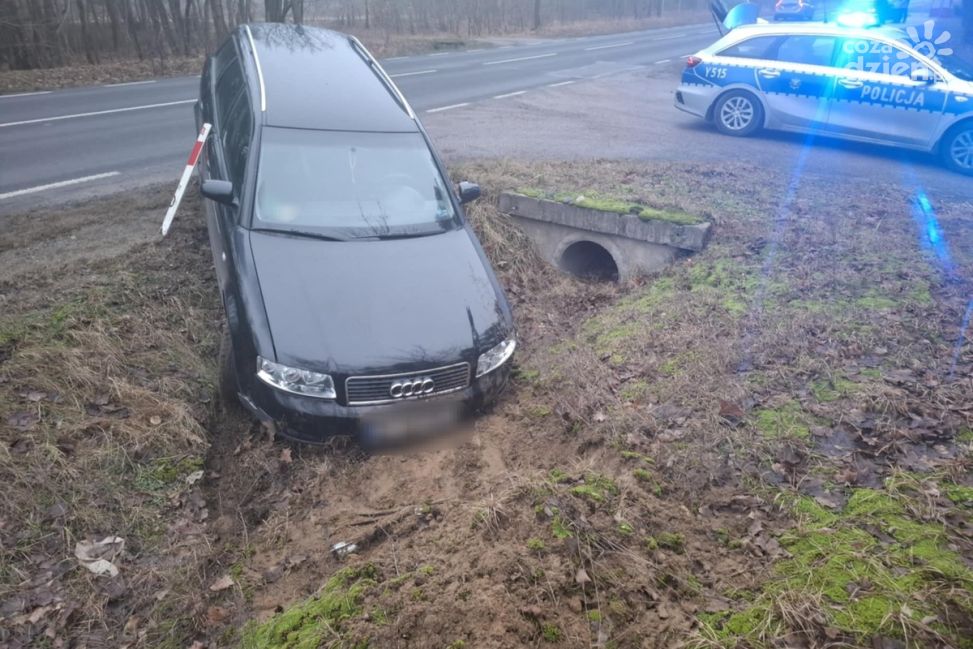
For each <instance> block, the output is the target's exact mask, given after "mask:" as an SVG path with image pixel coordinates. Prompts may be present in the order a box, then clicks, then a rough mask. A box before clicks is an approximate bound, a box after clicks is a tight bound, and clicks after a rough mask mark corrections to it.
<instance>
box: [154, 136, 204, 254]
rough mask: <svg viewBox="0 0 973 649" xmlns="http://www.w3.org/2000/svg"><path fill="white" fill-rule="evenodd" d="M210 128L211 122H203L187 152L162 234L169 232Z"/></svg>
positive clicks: (164, 220) (163, 221)
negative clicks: (190, 148) (187, 155)
mask: <svg viewBox="0 0 973 649" xmlns="http://www.w3.org/2000/svg"><path fill="white" fill-rule="evenodd" d="M211 128H212V125H211V124H203V128H201V129H199V136H198V137H197V138H196V142H195V143H194V144H193V149H192V151H190V152H189V160H188V161H187V162H186V168H185V169H183V172H182V178H180V179H179V184H178V185H176V193H175V195H174V196H173V197H172V202H171V203H169V209H168V210H167V211H166V217H165V219H163V220H162V236H166V235H167V234H168V233H169V228H170V227H171V226H172V219H173V218H175V216H176V210H177V209H179V204H180V203H181V202H182V195H183V194H185V193H186V187H187V186H188V185H189V177H190V176H191V175H192V173H193V169H195V168H196V163H197V162H199V154H200V153H202V151H203V144H204V143H205V142H206V138H207V137H209V131H210V129H211Z"/></svg>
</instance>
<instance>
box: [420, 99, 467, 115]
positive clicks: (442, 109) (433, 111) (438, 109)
mask: <svg viewBox="0 0 973 649" xmlns="http://www.w3.org/2000/svg"><path fill="white" fill-rule="evenodd" d="M469 105H470V103H469V102H468V101H467V102H463V103H462V104H451V105H449V106H440V107H439V108H430V109H429V110H427V111H426V112H427V113H441V112H443V111H444V110H453V109H454V108H462V107H463V106H469Z"/></svg>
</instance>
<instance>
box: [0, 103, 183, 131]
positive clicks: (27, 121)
mask: <svg viewBox="0 0 973 649" xmlns="http://www.w3.org/2000/svg"><path fill="white" fill-rule="evenodd" d="M195 102H196V100H195V99H183V100H180V101H167V102H165V103H162V104H146V105H145V106H130V107H128V108H112V109H110V110H96V111H94V112H91V113H75V114H74V115H57V116H55V117H43V118H41V119H25V120H24V121H22V122H7V123H6V124H0V128H4V127H5V126H23V125H25V124H42V123H44V122H57V121H60V120H62V119H74V118H76V117H92V116H94V115H111V114H112V113H127V112H129V111H132V110H147V109H149V108H165V107H166V106H178V105H179V104H192V103H195Z"/></svg>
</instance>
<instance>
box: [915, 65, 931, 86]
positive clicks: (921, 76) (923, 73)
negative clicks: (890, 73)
mask: <svg viewBox="0 0 973 649" xmlns="http://www.w3.org/2000/svg"><path fill="white" fill-rule="evenodd" d="M909 78H910V79H912V80H913V81H915V82H916V83H922V84H925V85H929V84H931V83H933V82H935V81H936V75H935V74H933V72H932V70H930V69H929V68H921V67H920V68H914V69H913V70H912V71H911V72H910V73H909Z"/></svg>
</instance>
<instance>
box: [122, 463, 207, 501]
mask: <svg viewBox="0 0 973 649" xmlns="http://www.w3.org/2000/svg"><path fill="white" fill-rule="evenodd" d="M202 468H203V458H201V457H196V456H190V457H181V458H171V457H163V458H159V459H157V460H154V461H153V462H151V463H149V464H143V465H139V466H138V467H137V468H136V470H135V487H136V488H137V489H139V490H140V491H144V492H146V493H153V492H159V491H163V490H165V489H168V488H169V487H171V486H173V485H174V484H176V483H181V482H182V481H183V480H185V478H186V477H187V476H188V475H189V474H190V473H193V472H194V471H198V470H200V469H202Z"/></svg>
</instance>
